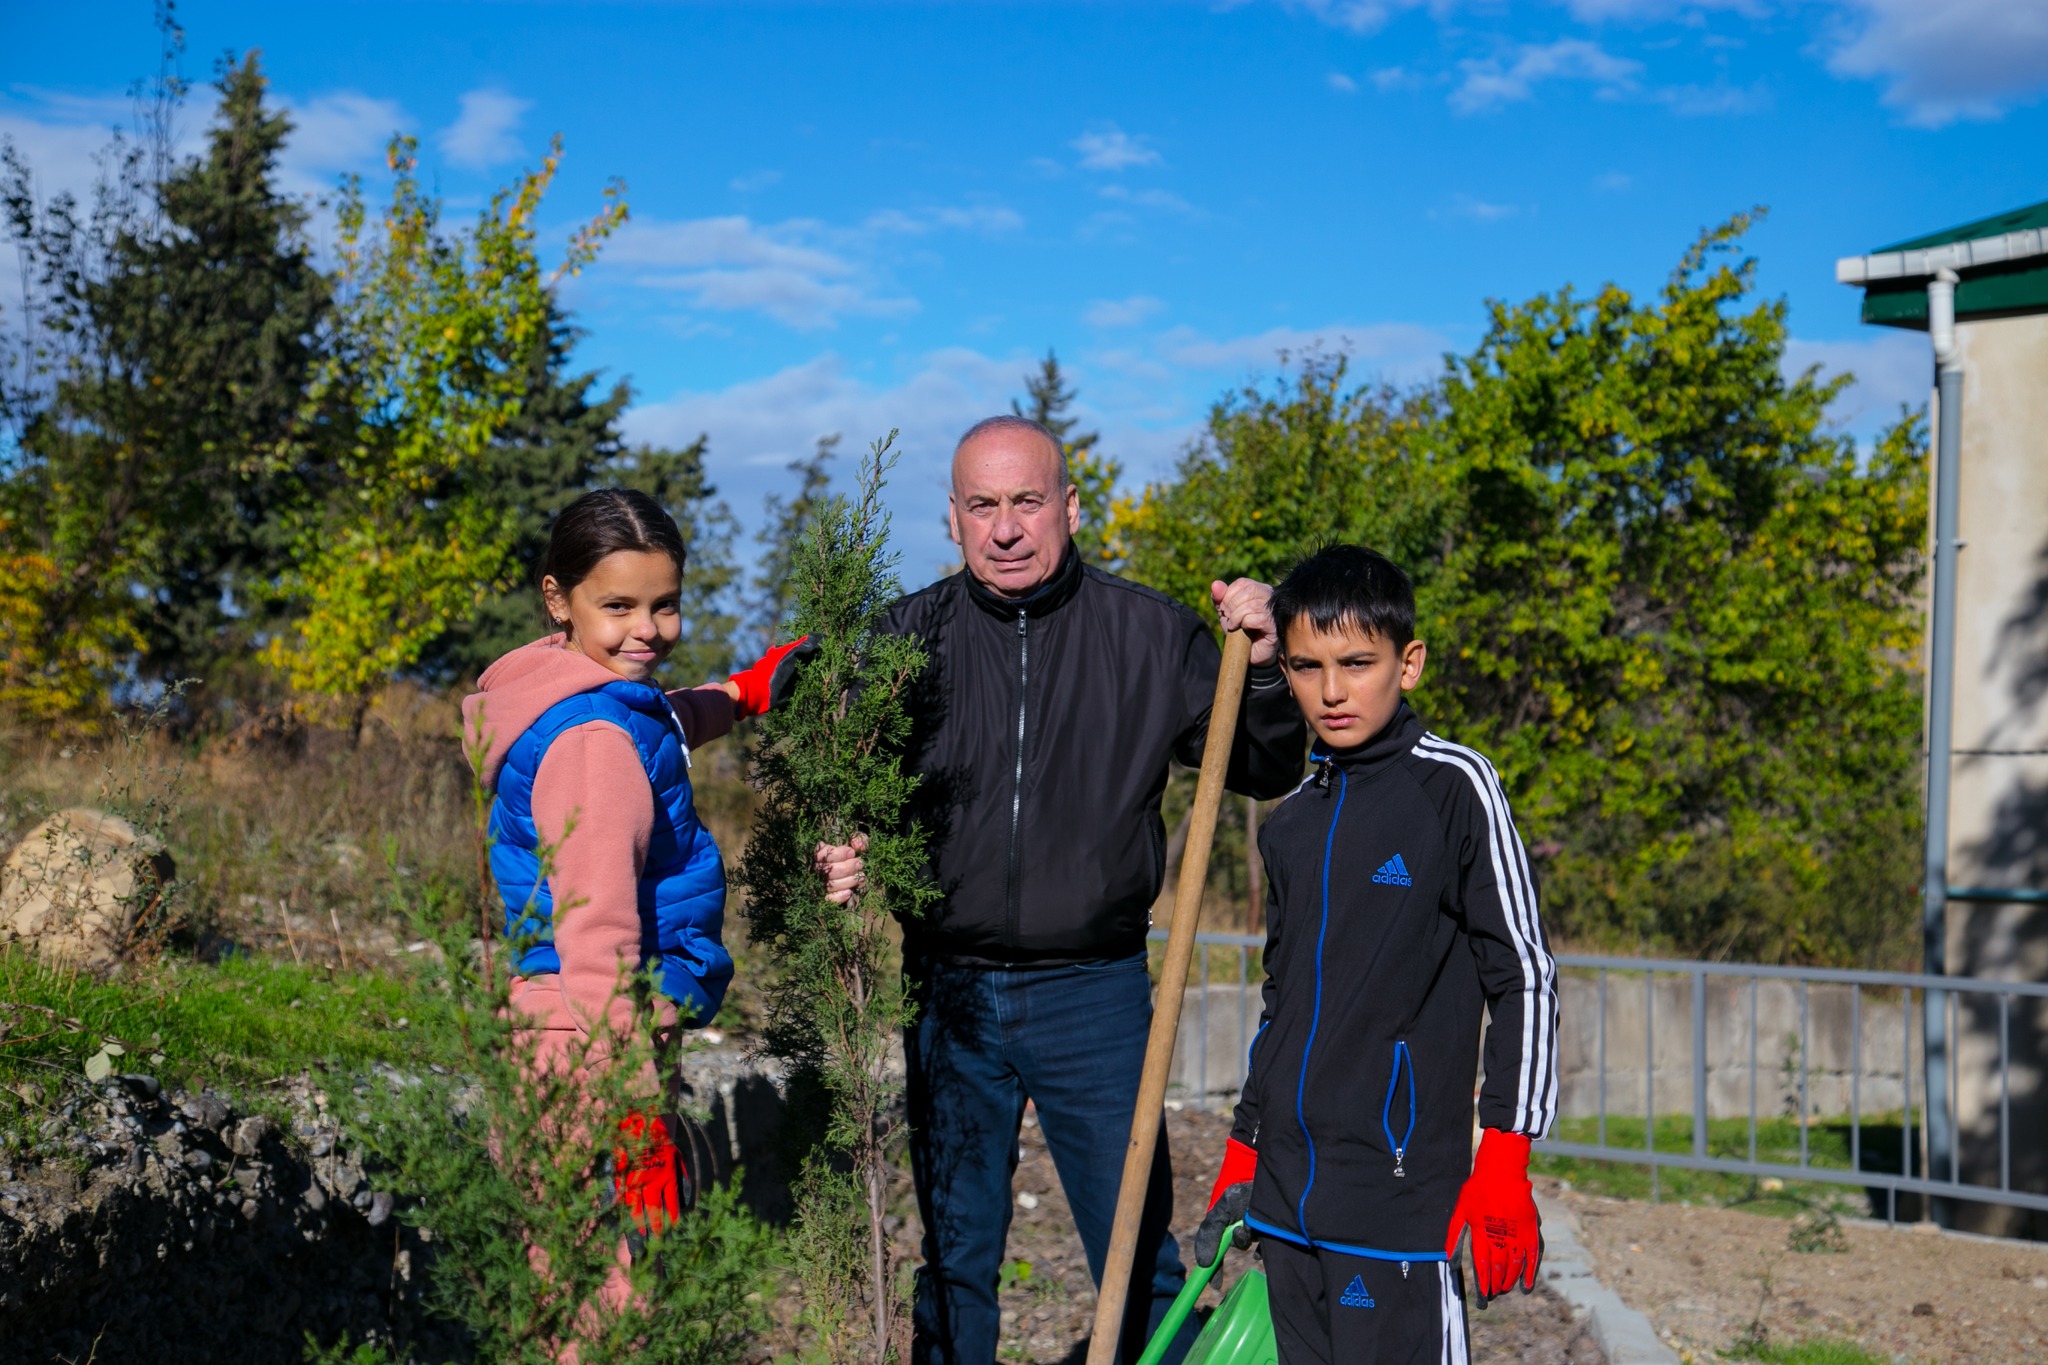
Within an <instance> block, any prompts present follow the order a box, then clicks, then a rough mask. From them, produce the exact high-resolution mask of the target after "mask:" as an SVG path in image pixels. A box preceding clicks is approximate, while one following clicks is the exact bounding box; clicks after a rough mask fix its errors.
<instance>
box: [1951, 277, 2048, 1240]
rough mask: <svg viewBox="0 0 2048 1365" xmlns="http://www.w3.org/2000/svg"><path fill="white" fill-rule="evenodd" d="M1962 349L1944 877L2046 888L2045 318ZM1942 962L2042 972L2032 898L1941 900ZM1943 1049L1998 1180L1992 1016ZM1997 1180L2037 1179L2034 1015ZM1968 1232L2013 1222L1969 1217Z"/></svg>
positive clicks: (2001, 328)
mask: <svg viewBox="0 0 2048 1365" xmlns="http://www.w3.org/2000/svg"><path fill="white" fill-rule="evenodd" d="M1956 336H1957V341H1958V343H1959V345H1960V346H1961V349H1962V354H1963V445H1962V468H1961V470H1960V473H1961V485H1962V497H1961V502H1960V503H1959V505H1958V507H1957V523H1958V533H1959V535H1960V538H1961V539H1962V541H1963V542H1964V545H1963V549H1962V552H1961V553H1960V554H1959V555H1958V557H1957V559H1958V564H1957V572H1956V605H1957V611H1956V669H1955V689H1956V691H1955V696H1956V709H1955V746H1956V758H1955V767H1954V770H1953V772H1954V787H1953V797H1952V800H1953V811H1952V815H1951V820H1950V825H1949V882H1950V884H1951V885H1954V886H1979V887H1994V888H2015V887H2017V888H2031V889H2037V890H2038V889H2043V888H2048V316H2036V317H2024V318H2000V319H1994V320H1991V321H1986V322H1967V323H1964V324H1962V325H1961V326H1959V327H1958V328H1957V329H1956ZM1947 940H1948V969H1949V971H1950V972H1951V973H1954V974H1955V975H1958V976H1981V977H1989V978H1991V979H1993V980H2006V981H2043V980H2048V906H2039V905H1994V904H1986V903H1974V902H1962V901H1959V902H1955V903H1953V904H1951V905H1950V906H1949V911H1948V925H1947ZM1960 1023H1961V1031H1960V1033H1959V1035H1958V1038H1957V1047H1956V1086H1957V1092H1958V1093H1957V1103H1956V1109H1957V1114H1956V1118H1957V1127H1958V1133H1959V1135H1960V1143H1959V1147H1958V1151H1959V1154H1960V1157H1961V1161H1962V1166H1963V1174H1964V1178H1966V1179H1970V1180H1980V1181H1981V1180H1987V1179H1988V1180H1994V1181H1995V1180H1996V1179H1997V1177H1998V1115H1999V1099H2000V1096H1999V1089H1998V1073H1997V1062H1998V1015H1997V1006H1996V1003H1995V1002H1993V1001H1989V1000H1985V1001H1979V1002H1974V1003H1972V1004H1971V1005H1970V1007H1969V1009H1968V1010H1967V1011H1966V1012H1965V1014H1964V1016H1963V1018H1962V1019H1961V1020H1960ZM2010 1027H2011V1043H2012V1055H2013V1059H2014V1071H2013V1074H2012V1086H2013V1090H2012V1094H2011V1096H2010V1101H2009V1102H2010V1103H2011V1106H2012V1119H2013V1129H2014V1133H2013V1138H2014V1147H2013V1159H2014V1168H2013V1176H2014V1180H2015V1182H2016V1183H2025V1184H2029V1185H2031V1186H2032V1187H2034V1188H2039V1187H2040V1186H2041V1184H2042V1183H2043V1182H2044V1181H2048V1086H2044V1084H2043V1082H2044V1079H2048V1078H2044V1076H2043V1067H2042V1057H2043V1045H2044V1043H2048V1011H2044V1010H2042V1009H2040V1008H2020V1009H2015V1010H2014V1011H2013V1014H2012V1018H2011V1020H2010ZM1958 1222H1959V1224H1960V1225H1963V1226H1968V1227H1972V1228H1975V1229H1977V1230H1980V1231H1993V1232H2006V1231H2016V1230H2018V1222H2017V1220H2016V1218H2015V1217H2014V1216H2011V1215H2008V1214H2004V1213H1999V1214H1995V1215H1985V1214H1982V1213H1981V1212H1977V1211H1973V1212H1971V1213H1970V1215H1969V1216H1968V1217H1964V1218H1960V1219H1959V1220H1958Z"/></svg>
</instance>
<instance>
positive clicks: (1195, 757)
mask: <svg viewBox="0 0 2048 1365" xmlns="http://www.w3.org/2000/svg"><path fill="white" fill-rule="evenodd" d="M882 629H883V630H884V631H886V632H888V633H890V634H894V635H908V636H913V637H915V638H917V639H918V640H920V641H921V642H922V643H923V645H924V647H925V651H926V654H927V656H928V662H927V664H926V666H925V669H924V671H923V673H922V674H920V675H919V678H918V681H917V684H916V690H915V694H914V695H913V697H912V698H911V706H910V710H911V717H912V730H911V735H910V738H909V741H908V748H907V755H906V758H907V764H906V766H907V767H908V769H909V770H910V771H912V772H914V773H916V774H917V775H918V777H919V778H920V779H921V782H920V785H919V787H918V790H917V793H916V795H915V796H914V797H913V799H912V802H911V811H910V813H911V815H913V816H914V817H915V818H916V819H917V820H918V821H920V822H921V823H922V824H923V825H924V827H925V829H926V830H927V832H928V835H929V844H928V846H927V847H928V852H929V855H930V866H929V868H928V871H929V872H930V874H931V877H932V881H933V884H934V885H936V886H937V887H938V888H939V891H940V894H941V897H942V899H940V900H939V901H938V902H937V903H935V904H934V905H932V906H930V907H929V908H928V909H927V910H926V911H925V913H924V914H923V915H921V916H920V917H919V918H918V920H917V921H916V922H915V923H912V924H909V925H906V926H905V929H906V935H907V938H908V946H909V947H911V948H912V949H913V950H915V951H921V952H925V953H929V954H932V955H935V956H938V957H942V958H947V959H950V960H954V961H960V962H967V963H978V964H982V965H1008V966H1052V965H1059V964H1070V963H1075V962H1093V961H1102V960H1106V959H1110V958H1116V957H1125V956H1128V955H1130V954H1133V953H1137V952H1141V951H1143V949H1144V947H1145V931H1146V929H1147V928H1148V927H1149V924H1150V911H1151V908H1152V902H1153V901H1154V900H1155V899H1156V898H1157V897H1158V895H1159V887H1160V883H1161V880H1162V877H1163V871H1164V867H1165V845H1166V837H1165V829H1164V827H1163V826H1162V824H1161V821H1160V818H1159V798H1160V794H1161V793H1162V792H1163V791H1164V790H1165V788H1166V774H1167V761H1168V760H1169V759H1179V760H1180V761H1181V762H1182V763H1185V764H1189V765H1197V764H1199V763H1200V762H1201V756H1202V745H1203V742H1204V740H1205V739H1206V738H1207V736H1208V732H1209V708H1210V705H1211V703H1212V701H1213V699H1214V696H1215V690H1216V670H1217V668H1218V666H1219V664H1220V663H1221V660H1222V655H1221V653H1220V652H1219V650H1218V649H1217V646H1216V641H1215V638H1214V637H1213V636H1212V635H1210V633H1209V627H1208V626H1207V625H1206V624H1204V623H1203V621H1202V619H1201V618H1200V617H1199V616H1197V615H1196V614H1195V613H1194V612H1192V611H1190V610H1189V609H1188V608H1187V607H1185V606H1183V605H1181V604H1180V603H1178V602H1176V601H1174V600H1173V599H1172V598H1169V597H1166V596H1165V595H1163V594H1161V593H1157V592H1154V591H1152V590H1151V589H1150V588H1144V587H1140V586H1138V585H1137V584H1135V583H1129V582H1126V581H1125V580H1123V579H1121V578H1118V577H1116V576H1115V575H1113V574H1108V573H1104V572H1103V571H1102V570H1100V569H1096V568H1094V567H1092V566H1091V567H1083V566H1082V564H1081V563H1080V561H1079V560H1078V558H1076V556H1075V555H1074V554H1073V553H1072V552H1071V551H1070V552H1069V553H1068V554H1067V557H1066V559H1065V560H1064V561H1063V562H1062V564H1061V566H1060V569H1059V571H1058V572H1057V573H1055V574H1054V575H1053V577H1052V578H1051V579H1050V580H1048V581H1047V583H1046V584H1045V585H1044V586H1043V587H1041V588H1040V589H1039V590H1038V591H1037V592H1036V593H1034V594H1033V595H1032V596H1031V597H1029V598H1026V599H1022V600H1015V601H1013V600H1010V599H1006V598H1002V597H998V596H996V595H995V594H993V593H991V592H989V591H988V590H987V589H986V588H984V587H983V586H982V585H981V584H980V583H979V582H978V581H976V579H975V578H974V576H973V575H972V574H968V573H965V572H962V573H956V574H954V575H952V576H951V577H949V578H943V579H941V580H939V581H938V582H937V583H934V584H932V585H931V586H930V587H928V588H925V589H923V590H921V591H919V592H914V593H911V594H910V595H908V596H906V597H904V598H901V599H900V600H898V601H897V602H896V603H895V604H894V605H893V606H892V607H891V608H890V610H889V613H888V616H887V617H886V618H885V620H884V623H883V626H882ZM1306 737H1307V736H1306V731H1305V729H1304V726H1303V724H1302V719H1301V712H1300V710H1299V709H1298V708H1297V707H1296V706H1295V704H1294V698H1293V696H1292V695H1291V694H1290V693H1289V692H1288V690H1287V686H1286V683H1285V680H1284V679H1283V678H1282V677H1281V674H1280V670H1279V668H1278V666H1277V665H1268V666H1265V667H1261V668H1255V669H1253V670H1252V676H1251V678H1250V680H1249V684H1248V685H1247V687H1246V689H1245V702H1244V708H1243V711H1242V713H1241V714H1240V717H1239V720H1238V729H1237V740H1236V743H1235V744H1234V745H1233V747H1232V750H1231V761H1230V787H1231V789H1232V790H1233V791H1238V792H1242V793H1244V794H1246V795H1250V796H1258V797H1261V798H1269V797H1273V796H1278V795H1280V794H1281V793H1283V792H1285V791H1286V790H1287V789H1288V788H1290V787H1292V786H1293V785H1294V784H1295V783H1296V782H1298V781H1300V779H1301V767H1302V750H1303V746H1304V742H1305V740H1306Z"/></svg>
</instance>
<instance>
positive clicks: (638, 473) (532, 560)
mask: <svg viewBox="0 0 2048 1365" xmlns="http://www.w3.org/2000/svg"><path fill="white" fill-rule="evenodd" d="M549 308H550V314H549V326H548V344H547V346H546V347H545V348H544V349H542V350H537V351H535V352H534V354H533V356H532V359H531V365H530V370H529V377H528V381H527V389H526V394H525V397H524V399H523V400H522V402H521V403H520V407H519V412H518V414H517V415H516V416H515V417H513V418H512V420H511V421H510V422H508V423H507V424H506V426H505V428H504V430H503V431H502V432H500V433H499V434H498V435H497V437H496V438H495V439H494V440H493V441H492V443H491V449H490V452H489V455H488V456H487V457H486V458H485V459H483V460H481V461H479V462H477V463H476V464H475V465H472V466H470V467H469V468H467V469H464V470H462V471H461V472H460V473H459V474H458V475H456V476H455V477H454V478H453V479H452V480H451V486H454V487H460V488H462V489H465V490H469V491H472V492H474V493H475V494H476V495H477V496H479V497H481V498H483V499H484V500H485V501H486V502H488V503H489V504H490V505H491V506H492V507H493V508H495V509H496V510H497V511H498V512H499V513H500V514H501V515H503V516H504V517H505V518H506V519H507V521H508V522H509V523H510V526H511V541H510V548H509V550H508V552H507V556H508V559H509V560H510V564H511V571H512V573H513V574H516V575H517V577H516V578H514V579H513V580H512V581H511V582H510V583H509V584H508V585H507V586H506V587H505V589H504V590H503V591H500V592H495V593H492V594H489V595H487V596H486V597H485V598H484V600H483V601H482V602H481V603H479V604H478V605H477V607H476V609H475V610H474V611H472V612H470V613H467V614H465V615H463V616H460V617H458V618H456V619H455V620H454V621H453V622H451V623H450V625H449V627H448V629H447V630H446V631H444V632H443V633H442V634H441V635H440V636H439V637H438V638H437V639H436V640H434V641H433V642H432V643H431V644H429V645H428V646H427V647H426V649H425V651H424V653H423V654H422V657H421V661H420V667H421V670H422V671H423V672H425V673H427V674H428V675H429V676H431V677H435V678H439V679H444V680H455V679H461V678H465V677H470V678H473V677H475V676H476V675H477V674H479V673H481V672H482V671H483V670H484V669H485V668H487V667H489V665H490V664H491V662H492V661H493V660H495V659H496V658H498V657H499V656H500V655H502V654H504V653H506V652H507V651H508V650H512V649H516V648H517V647H518V646H520V645H523V644H525V643H527V642H528V641H529V640H532V639H535V638H536V637H537V636H539V635H540V634H542V633H543V631H544V629H545V626H544V621H545V617H544V615H543V613H542V610H541V601H540V589H539V586H538V583H537V580H536V577H535V571H536V568H537V566H538V565H539V563H540V560H541V556H542V554H543V553H544V552H545V551H546V549H547V541H548V530H549V527H550V526H551V525H552V524H553V522H554V517H555V514H556V513H558V512H560V511H561V510H562V508H564V507H566V506H567V505H568V504H569V503H570V502H571V501H573V500H574V499H575V498H577V497H578V496H580V495H581V494H583V493H585V492H587V491H589V490H590V489H592V488H601V487H631V488H638V489H640V490H642V491H643V492H645V493H647V494H648V495H649V496H651V497H653V498H654V499H655V500H656V501H657V502H659V503H661V505H662V506H663V507H665V508H667V509H668V513H669V515H670V516H672V517H674V518H675V519H676V524H677V525H678V526H680V527H681V528H682V531H683V540H684V543H685V544H686V545H688V547H689V551H690V558H689V563H688V565H687V566H686V567H685V569H684V575H683V602H682V616H683V639H682V641H681V642H680V643H679V644H678V645H677V647H676V651H675V653H674V655H672V656H671V657H672V659H673V664H672V668H673V676H674V677H676V678H677V679H679V680H681V681H683V682H686V683H690V684H694V683H697V682H700V681H702V680H703V679H705V678H708V677H710V676H711V675H712V674H713V673H714V672H716V671H718V670H719V669H721V668H722V667H725V666H726V665H727V664H728V663H729V662H730V656H731V652H732V645H731V640H732V635H733V631H734V629H735V628H736V626H737V624H738V622H737V617H736V615H735V613H734V608H733V603H732V600H731V599H732V595H733V589H734V587H735V581H736V579H737V576H738V575H737V571H736V570H735V569H734V568H733V566H732V540H733V530H734V528H733V519H732V513H731V510H730V509H729V508H728V507H727V506H726V505H725V504H724V503H723V502H719V501H716V500H715V499H716V497H717V492H718V490H717V489H716V488H714V487H712V485H711V483H710V482H709V481H708V480H707V479H706V477H705V473H704V450H705V445H706V442H705V441H704V439H703V438H701V437H700V438H699V439H697V440H696V441H694V442H692V443H691V444H689V445H687V446H685V447H683V448H682V449H680V450H669V449H662V448H658V447H652V446H638V447H629V446H628V445H627V443H626V441H625V439H624V437H623V436H622V435H621V434H620V432H619V419H620V415H621V414H622V413H623V412H624V411H625V409H626V405H627V404H628V403H629V402H631V401H632V397H633V393H632V389H631V388H630V386H628V385H626V384H624V383H619V384H614V385H613V386H612V388H611V390H610V391H609V392H608V393H605V394H603V395H601V396H600V395H597V394H594V393H593V392H592V390H593V388H594V386H595V385H596V383H597V376H596V374H594V373H588V372H586V373H581V374H578V373H573V372H572V371H571V370H570V368H569V365H570V360H569V357H570V353H571V350H572V348H573V347H574V344H575V341H576V329H575V328H574V327H572V326H571V325H570V324H569V322H568V320H567V319H566V318H564V317H563V316H562V315H561V313H560V311H559V309H558V307H557V306H556V305H555V303H554V302H553V301H552V300H550V304H549Z"/></svg>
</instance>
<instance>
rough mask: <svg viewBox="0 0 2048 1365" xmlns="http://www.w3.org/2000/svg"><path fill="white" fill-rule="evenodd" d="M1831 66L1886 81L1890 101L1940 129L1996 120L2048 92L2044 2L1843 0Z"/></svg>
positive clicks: (1840, 71) (1843, 72) (1841, 71)
mask: <svg viewBox="0 0 2048 1365" xmlns="http://www.w3.org/2000/svg"><path fill="white" fill-rule="evenodd" d="M1843 3H1844V7H1845V8H1846V9H1847V10H1849V11H1850V14H1851V15H1852V16H1853V17H1852V18H1849V19H1847V20H1846V21H1845V22H1844V23H1843V24H1842V25H1841V26H1840V28H1839V29H1838V31H1837V34H1836V38H1835V41H1834V48H1833V51H1832V53H1831V54H1830V56H1829V58H1828V69H1829V70H1830V71H1832V72H1834V73H1835V74H1836V75H1838V76H1847V77H1851V78H1855V79H1862V80H1878V81H1883V82H1885V91H1884V96H1883V99H1884V102H1885V104H1887V105H1889V106H1891V107H1892V108H1894V109H1898V110H1900V111H1901V112H1902V113H1903V114H1904V115H1905V117H1906V121H1907V122H1909V123H1914V124H1918V125H1921V126H1923V127H1930V128H1937V127H1940V126H1942V125H1944V124H1948V123H1953V122H1955V121H1956V120H1958V119H1994V118H1997V117H1999V116H2000V115H2002V114H2003V113H2004V112H2005V111H2006V110H2007V109H2010V108H2011V107H2012V106H2014V105H2015V104H2019V103H2021V102H2024V101H2026V100H2030V99H2034V98H2037V97H2039V96H2040V95H2041V94H2042V92H2043V91H2044V90H2048V4H2044V3H2042V0H1939V3H1929V2H1928V0H1843Z"/></svg>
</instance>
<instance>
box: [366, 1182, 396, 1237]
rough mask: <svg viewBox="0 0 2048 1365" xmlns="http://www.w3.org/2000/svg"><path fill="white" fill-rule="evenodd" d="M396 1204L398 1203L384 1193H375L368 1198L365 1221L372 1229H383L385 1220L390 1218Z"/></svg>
mask: <svg viewBox="0 0 2048 1365" xmlns="http://www.w3.org/2000/svg"><path fill="white" fill-rule="evenodd" d="M397 1203H398V1201H397V1200H396V1199H394V1198H392V1197H391V1195H390V1194H389V1193H387V1192H386V1191H384V1190H379V1191H377V1192H376V1193H375V1194H373V1195H371V1196H370V1212H369V1214H368V1215H367V1217H366V1220H365V1221H367V1222H368V1223H369V1225H370V1226H371V1227H373V1228H380V1227H383V1226H384V1224H385V1222H386V1220H388V1219H389V1218H390V1217H391V1210H392V1208H393V1207H394V1206H395V1205H396V1204H397Z"/></svg>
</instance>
